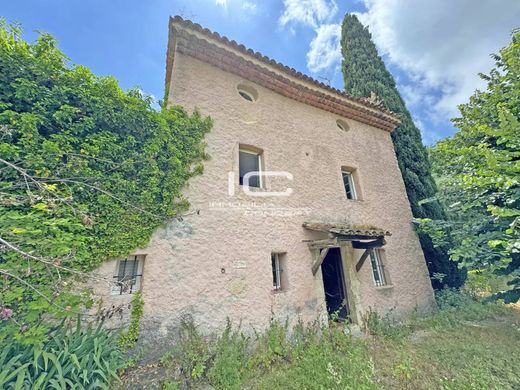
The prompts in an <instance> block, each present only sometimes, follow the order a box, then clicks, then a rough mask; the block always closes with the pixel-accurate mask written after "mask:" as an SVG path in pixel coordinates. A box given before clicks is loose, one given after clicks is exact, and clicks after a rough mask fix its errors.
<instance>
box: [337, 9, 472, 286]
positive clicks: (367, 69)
mask: <svg viewBox="0 0 520 390" xmlns="http://www.w3.org/2000/svg"><path fill="white" fill-rule="evenodd" d="M341 50H342V54H343V64H342V68H343V76H344V81H345V90H346V91H347V93H349V94H350V95H352V96H356V97H368V96H371V95H372V94H376V95H377V98H379V99H380V100H381V103H382V104H383V105H384V107H386V108H388V109H389V110H391V111H393V112H395V113H397V114H399V115H400V117H401V124H400V125H399V126H398V127H397V128H396V129H395V130H394V132H393V133H392V140H393V143H394V147H395V153H396V156H397V161H398V163H399V168H400V169H401V173H402V176H403V180H404V184H405V187H406V192H407V194H408V199H409V200H410V205H411V208H412V213H413V215H414V217H415V218H431V219H444V218H445V213H444V210H443V208H442V207H441V205H440V204H439V203H438V202H436V201H429V202H422V201H423V200H426V199H430V198H431V197H432V196H434V195H435V193H436V191H437V189H436V185H435V182H434V180H433V177H432V175H431V172H430V171H431V167H430V162H429V160H428V155H427V153H426V149H425V147H424V146H423V144H422V140H421V133H420V131H419V129H418V128H417V127H416V126H415V125H414V123H413V120H412V116H411V115H410V112H409V111H408V110H407V109H406V105H405V103H404V101H403V99H402V98H401V95H400V94H399V91H398V90H397V88H396V84H395V80H394V78H393V77H392V75H391V74H390V72H389V71H388V70H387V69H386V67H385V64H384V62H383V60H382V59H381V57H379V55H378V53H377V49H376V47H375V45H374V43H373V42H372V37H371V34H370V32H369V31H368V28H367V27H365V26H363V25H362V24H361V23H360V22H359V20H358V19H357V17H356V16H355V15H352V14H347V15H346V16H345V19H344V20H343V26H342V38H341ZM419 239H420V242H421V246H422V249H423V251H424V255H425V258H426V263H427V265H428V269H429V272H430V276H431V278H432V285H433V287H434V288H437V289H438V288H442V287H445V286H449V287H459V286H461V285H462V283H464V280H465V277H466V273H465V271H464V270H461V269H459V268H458V267H457V264H456V263H454V262H452V261H450V259H449V256H448V254H447V252H446V250H445V248H443V247H440V246H435V245H434V243H433V241H432V239H431V237H429V235H428V234H426V233H424V232H419Z"/></svg>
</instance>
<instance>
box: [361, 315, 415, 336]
mask: <svg viewBox="0 0 520 390" xmlns="http://www.w3.org/2000/svg"><path fill="white" fill-rule="evenodd" d="M362 320H363V323H362V326H363V329H364V331H365V334H370V335H373V336H382V337H387V338H392V339H400V338H402V337H404V336H406V335H407V333H408V331H407V329H406V327H404V326H400V325H401V324H398V323H397V322H396V321H395V320H394V319H393V318H392V314H391V313H390V312H389V313H386V314H385V315H384V316H381V315H380V314H379V313H377V312H375V311H373V310H368V311H367V312H366V313H365V314H364V315H363V318H362Z"/></svg>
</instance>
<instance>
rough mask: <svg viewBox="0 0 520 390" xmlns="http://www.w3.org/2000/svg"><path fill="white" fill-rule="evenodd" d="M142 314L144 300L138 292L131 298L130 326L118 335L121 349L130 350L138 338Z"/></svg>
mask: <svg viewBox="0 0 520 390" xmlns="http://www.w3.org/2000/svg"><path fill="white" fill-rule="evenodd" d="M143 312H144V300H143V297H142V295H141V292H140V291H137V292H136V293H135V294H134V296H133V297H132V311H131V313H130V325H129V326H128V330H127V331H126V332H124V333H122V334H120V335H119V340H118V344H119V346H120V347H121V348H132V347H133V346H134V345H135V343H136V342H137V339H138V338H139V328H140V326H141V317H142V316H143Z"/></svg>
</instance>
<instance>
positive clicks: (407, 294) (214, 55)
mask: <svg viewBox="0 0 520 390" xmlns="http://www.w3.org/2000/svg"><path fill="white" fill-rule="evenodd" d="M169 34H170V35H169V47H168V54H167V72H166V85H167V93H168V103H169V104H176V105H177V104H178V105H182V106H184V107H185V108H186V109H188V110H193V109H198V110H199V111H200V112H201V113H202V114H203V115H209V116H211V117H212V118H213V120H214V127H213V129H212V131H211V132H210V133H209V134H208V135H207V138H206V141H207V152H208V154H209V155H210V159H209V160H208V161H207V162H206V163H205V171H204V173H203V175H201V176H198V177H195V178H194V179H192V180H191V181H190V184H189V188H187V189H186V196H187V198H188V200H189V201H190V203H191V212H190V213H189V215H187V216H185V217H184V218H183V219H182V220H175V221H172V222H171V223H169V224H168V225H167V226H166V227H164V228H162V229H160V230H159V231H157V232H156V233H155V235H154V236H153V239H152V241H151V242H150V244H149V246H148V247H147V248H142V249H140V250H138V251H136V253H135V255H142V257H137V258H132V259H133V260H137V261H130V262H126V263H125V262H124V261H121V260H113V261H108V262H106V263H105V264H104V265H103V266H102V267H101V268H100V269H99V270H98V273H99V274H100V275H103V276H106V277H112V276H114V275H116V278H115V280H117V279H118V277H117V275H118V273H119V278H121V277H123V278H124V275H130V279H131V280H136V281H137V284H136V285H133V287H132V289H134V290H135V289H138V288H140V289H141V291H142V294H143V298H144V302H145V306H144V317H143V319H142V324H143V329H144V331H145V334H146V335H147V336H149V337H151V338H156V339H161V338H162V337H165V336H167V334H168V332H169V331H170V330H171V329H173V328H175V327H176V325H177V324H178V323H179V319H180V318H181V316H182V315H184V314H190V315H191V316H192V317H193V318H194V320H195V322H196V323H197V324H198V325H199V327H200V329H201V330H203V331H204V332H211V331H214V330H218V329H222V327H223V325H224V324H225V322H226V319H227V318H230V319H231V321H232V322H233V323H236V324H238V323H239V322H240V323H241V324H242V328H243V329H250V328H256V329H262V328H264V327H265V326H267V325H268V323H269V321H270V320H271V319H273V318H274V319H279V320H283V321H284V320H286V319H289V320H291V321H293V320H297V319H301V320H303V321H312V320H315V319H316V318H321V319H324V318H326V316H327V314H329V315H330V314H332V313H333V312H335V314H336V315H338V316H339V317H340V318H343V317H346V316H347V315H349V317H350V318H351V320H352V321H353V322H357V323H360V322H361V321H362V317H363V314H364V313H366V312H367V311H368V310H376V311H379V312H381V313H386V312H389V311H391V312H392V313H394V315H396V316H404V315H406V314H407V313H409V312H411V311H412V310H414V309H418V310H419V311H428V310H431V309H432V307H433V306H434V299H433V292H432V288H431V284H430V281H429V277H428V271H427V268H426V264H425V261H424V257H423V254H422V251H421V247H420V244H419V241H418V238H417V236H416V234H415V232H414V229H413V226H412V214H411V210H410V206H409V203H408V199H407V196H406V192H405V188H404V184H403V181H402V178H401V173H400V171H399V168H398V165H397V161H396V157H395V152H394V149H393V144H392V141H391V138H390V132H391V131H392V130H393V128H394V127H395V125H396V124H397V123H398V118H396V117H395V116H394V115H393V114H392V113H390V112H387V111H385V110H383V109H381V108H380V107H379V106H378V105H377V104H375V103H374V102H371V101H370V100H362V99H353V98H349V97H348V96H346V95H344V94H343V93H341V92H340V91H337V90H334V89H332V88H330V87H328V86H326V85H323V84H320V83H318V82H316V81H314V80H312V79H310V78H308V77H307V76H304V75H302V74H300V73H298V72H296V71H294V70H293V69H289V68H286V67H284V66H282V65H280V64H278V63H276V62H274V61H271V60H269V59H267V58H265V57H262V56H261V55H260V54H258V53H254V52H253V51H251V50H247V49H246V48H244V47H243V46H241V45H238V44H236V43H235V42H230V41H229V40H227V39H226V38H223V37H220V36H219V35H218V34H215V33H211V32H209V31H208V30H205V29H202V28H201V27H200V26H198V25H195V24H192V23H191V22H188V21H184V20H182V19H181V18H178V17H176V18H173V19H171V20H170V32H169ZM256 171H260V172H261V174H260V176H256V175H255V174H254V173H253V174H250V175H249V176H251V177H250V180H249V184H250V186H251V187H247V186H244V184H246V181H247V178H246V177H244V174H246V173H248V172H256ZM360 260H361V261H360ZM124 265H126V266H127V269H126V270H122V266H124ZM134 266H135V268H134ZM130 268H132V269H130ZM132 275H142V276H136V278H134V279H132ZM96 291H97V293H99V294H100V295H101V296H103V299H104V301H105V302H107V303H110V304H114V305H120V304H125V303H127V302H129V301H130V299H131V294H129V289H128V288H126V287H125V288H124V289H123V288H121V289H119V288H117V289H110V288H107V287H106V285H101V284H100V285H99V286H97V287H96Z"/></svg>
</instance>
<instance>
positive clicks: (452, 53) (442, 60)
mask: <svg viewBox="0 0 520 390" xmlns="http://www.w3.org/2000/svg"><path fill="white" fill-rule="evenodd" d="M496 5H497V2H496V1H494V0H479V2H475V1H472V0H437V1H431V0H343V1H339V0H337V1H336V0H149V1H142V0H141V1H139V0H125V1H123V0H110V1H106V0H105V1H100V0H84V1H79V0H32V1H30V0H17V1H9V2H6V3H4V4H3V5H2V8H1V11H0V16H1V17H4V18H6V19H7V20H8V21H9V22H19V23H20V24H21V25H22V27H23V29H24V31H25V37H26V39H29V40H32V39H34V38H35V37H36V33H35V32H34V30H43V31H48V32H50V33H52V34H53V35H54V36H55V37H56V38H57V39H58V41H59V45H60V48H61V49H62V50H63V51H64V52H65V53H66V55H67V56H68V57H69V58H70V60H71V62H72V63H75V64H82V65H85V66H87V67H89V68H90V69H92V70H93V71H94V72H95V73H96V74H99V75H112V76H115V77H116V78H117V79H118V80H119V81H120V83H121V85H122V86H123V88H131V87H135V86H138V87H140V88H141V89H142V90H143V91H145V92H146V93H148V94H152V95H154V96H156V97H159V98H160V97H162V95H163V89H164V70H165V54H166V41H167V30H168V17H169V15H181V16H182V17H184V18H188V19H191V20H193V21H195V22H197V23H200V24H201V25H203V26H204V27H207V28H209V29H210V30H213V31H217V32H219V33H220V34H222V35H226V36H227V37H229V38H230V39H234V40H236V41H237V42H239V43H243V44H245V45H246V46H248V47H250V48H252V49H254V50H256V51H260V52H261V53H263V54H265V55H267V56H268V57H271V58H274V59H276V60H277V61H280V62H282V63H284V64H286V65H288V66H291V67H294V68H296V69H298V70H300V71H302V72H304V73H307V74H309V75H311V76H313V77H315V78H317V79H320V80H321V81H325V82H328V83H330V84H331V85H333V86H335V87H337V88H340V89H342V87H343V81H342V74H341V70H340V69H339V59H340V56H339V52H338V50H339V48H338V43H339V42H338V39H339V25H340V23H341V20H342V18H343V15H344V14H345V13H347V12H356V13H358V14H359V16H360V19H361V20H362V21H363V22H364V23H365V24H368V25H369V27H370V29H371V31H372V33H373V36H374V41H375V42H376V44H377V46H378V48H379V50H380V53H381V54H382V55H383V57H384V59H385V61H386V63H387V66H388V67H389V68H390V70H391V72H392V73H393V75H394V77H395V78H396V79H397V82H398V85H399V89H400V90H401V93H402V94H403V97H404V98H405V100H406V101H407V103H408V107H409V109H410V110H411V111H412V114H413V116H414V118H415V119H416V124H417V125H418V126H419V127H420V128H421V131H422V132H423V139H424V141H425V143H428V144H431V143H433V142H434V141H435V140H437V139H440V138H443V137H445V136H448V135H451V134H452V133H453V132H454V131H455V129H454V128H453V127H452V126H451V124H450V122H449V119H450V118H452V117H453V116H455V115H456V114H457V110H456V105H457V104H460V103H463V102H465V101H467V99H468V97H469V96H470V95H471V93H472V92H473V91H474V90H475V88H482V87H483V86H484V85H483V84H482V82H481V81H480V80H479V79H478V77H477V76H476V74H477V73H478V72H488V71H489V69H491V66H492V61H491V59H490V58H489V54H490V53H491V52H496V51H497V50H498V49H499V48H501V47H503V46H505V45H506V44H507V43H508V41H509V34H510V32H511V30H512V29H513V28H515V27H520V1H517V0H502V1H501V2H500V5H501V6H500V7H497V6H496Z"/></svg>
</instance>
